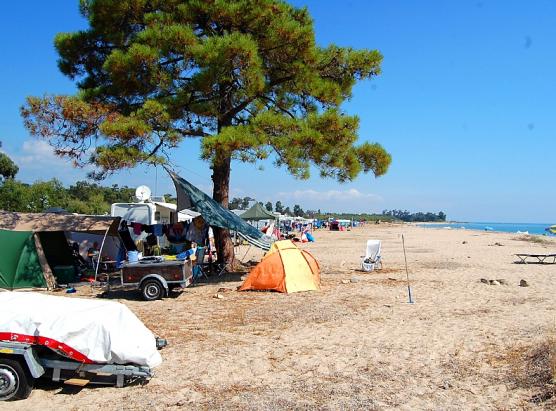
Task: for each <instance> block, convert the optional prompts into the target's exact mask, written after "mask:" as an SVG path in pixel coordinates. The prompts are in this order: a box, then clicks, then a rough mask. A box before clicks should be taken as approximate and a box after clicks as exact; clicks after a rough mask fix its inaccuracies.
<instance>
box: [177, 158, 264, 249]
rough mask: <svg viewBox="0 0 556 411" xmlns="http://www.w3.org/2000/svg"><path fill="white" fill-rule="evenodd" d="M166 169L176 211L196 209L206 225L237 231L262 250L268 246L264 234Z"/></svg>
mask: <svg viewBox="0 0 556 411" xmlns="http://www.w3.org/2000/svg"><path fill="white" fill-rule="evenodd" d="M166 171H167V172H168V174H170V177H171V178H172V180H173V181H174V186H175V187H176V194H177V197H178V208H177V211H182V210H185V209H189V210H193V211H196V212H198V213H200V214H201V215H202V216H203V219H204V220H205V221H206V223H207V224H208V225H210V226H213V227H220V228H227V229H229V230H232V231H237V233H238V234H239V235H240V236H241V237H243V238H244V239H245V240H247V241H249V242H250V243H251V244H253V245H254V246H256V247H259V248H262V249H263V250H268V249H269V248H270V242H268V241H267V240H266V239H265V238H263V236H264V234H263V233H262V232H261V231H259V230H257V229H256V228H255V227H253V226H251V225H249V224H247V223H246V222H245V221H243V220H242V219H241V218H240V217H238V216H237V215H235V214H234V213H232V212H231V211H230V210H228V209H227V208H224V207H222V206H221V205H220V204H218V203H217V202H216V201H214V200H213V199H212V198H210V197H209V196H208V195H206V194H205V193H203V192H202V191H201V190H199V189H198V188H197V187H195V186H194V185H193V184H191V183H190V182H189V181H187V180H185V179H183V178H182V177H180V176H178V175H177V174H176V173H174V172H173V171H171V170H170V169H168V168H166Z"/></svg>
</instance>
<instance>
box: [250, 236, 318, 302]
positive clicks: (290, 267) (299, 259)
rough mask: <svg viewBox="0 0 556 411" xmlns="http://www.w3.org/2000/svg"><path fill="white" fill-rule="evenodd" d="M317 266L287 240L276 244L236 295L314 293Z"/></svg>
mask: <svg viewBox="0 0 556 411" xmlns="http://www.w3.org/2000/svg"><path fill="white" fill-rule="evenodd" d="M319 287H320V267H319V263H318V262H317V260H316V259H315V257H313V256H312V255H311V254H310V253H309V252H307V251H305V250H300V249H299V248H298V247H297V246H296V245H295V244H294V243H293V242H291V241H290V240H284V241H276V242H275V243H274V244H272V247H271V248H270V251H269V252H268V253H267V254H266V255H265V256H264V258H263V259H262V260H261V262H260V263H259V264H257V265H256V266H255V268H253V269H252V270H251V272H250V273H249V276H248V277H247V278H246V279H245V282H244V283H243V285H242V286H241V287H240V289H239V291H247V290H273V291H279V292H281V293H295V292H298V291H311V290H318V289H319Z"/></svg>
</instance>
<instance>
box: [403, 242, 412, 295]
mask: <svg viewBox="0 0 556 411" xmlns="http://www.w3.org/2000/svg"><path fill="white" fill-rule="evenodd" d="M402 246H403V258H404V260H405V275H406V278H407V294H408V296H409V301H408V302H409V304H413V298H412V297H411V284H410V283H409V271H408V269H407V256H406V254H405V239H404V236H403V234H402Z"/></svg>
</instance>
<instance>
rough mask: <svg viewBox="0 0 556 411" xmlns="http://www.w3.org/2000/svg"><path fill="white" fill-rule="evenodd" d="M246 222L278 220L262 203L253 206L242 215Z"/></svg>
mask: <svg viewBox="0 0 556 411" xmlns="http://www.w3.org/2000/svg"><path fill="white" fill-rule="evenodd" d="M240 217H241V218H243V219H244V220H250V221H260V220H276V216H275V215H274V214H272V213H271V212H270V211H267V210H266V209H265V208H264V207H263V206H262V205H261V204H260V203H255V204H253V207H251V208H250V209H249V210H247V211H246V212H245V213H243V214H240Z"/></svg>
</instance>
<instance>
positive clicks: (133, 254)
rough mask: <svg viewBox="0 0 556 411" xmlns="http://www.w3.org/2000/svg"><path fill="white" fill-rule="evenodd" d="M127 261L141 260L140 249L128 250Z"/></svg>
mask: <svg viewBox="0 0 556 411" xmlns="http://www.w3.org/2000/svg"><path fill="white" fill-rule="evenodd" d="M127 261H129V262H130V263H136V262H138V261H139V252H138V251H128V252H127Z"/></svg>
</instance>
